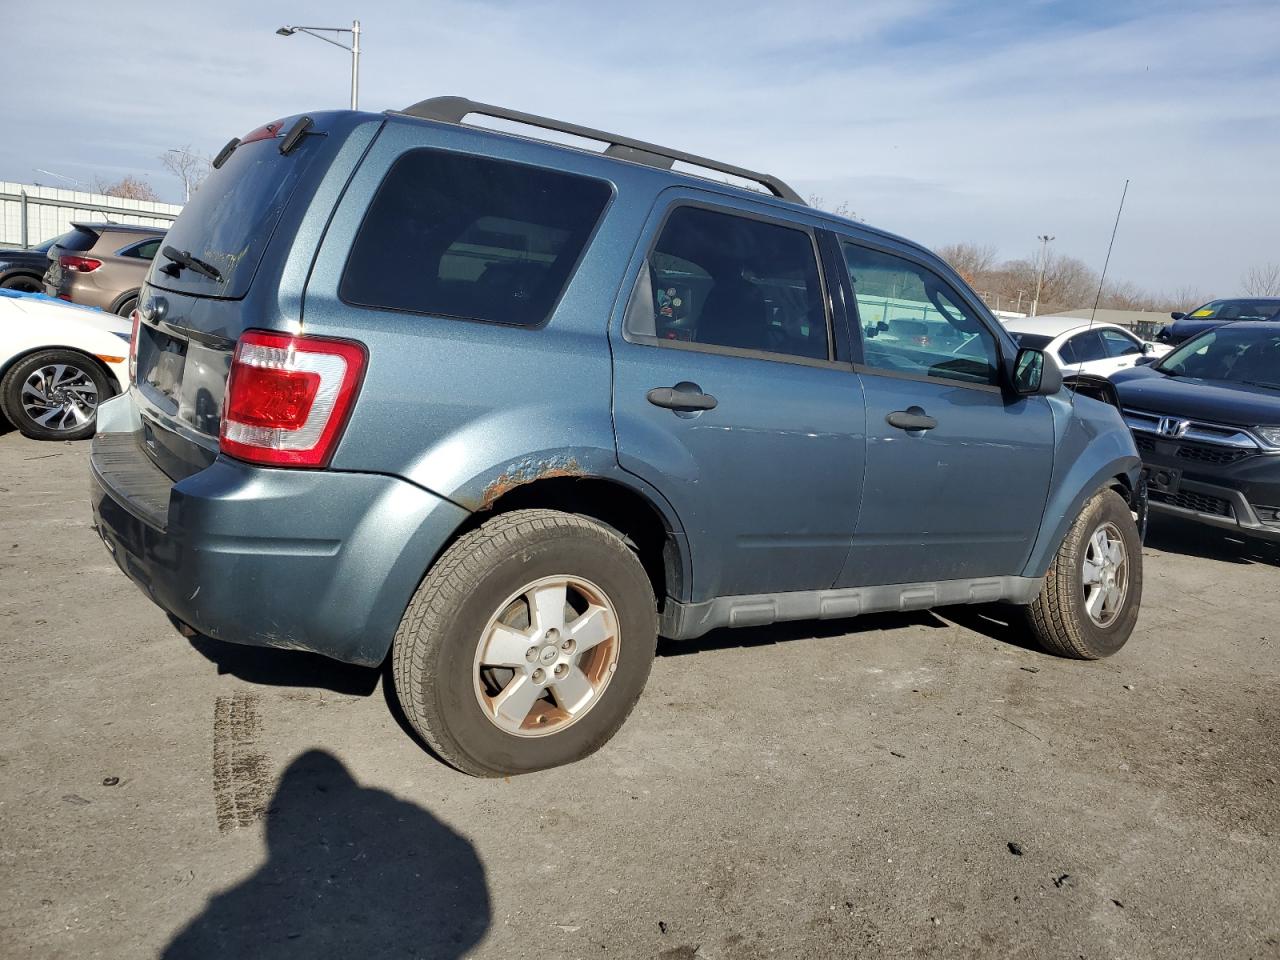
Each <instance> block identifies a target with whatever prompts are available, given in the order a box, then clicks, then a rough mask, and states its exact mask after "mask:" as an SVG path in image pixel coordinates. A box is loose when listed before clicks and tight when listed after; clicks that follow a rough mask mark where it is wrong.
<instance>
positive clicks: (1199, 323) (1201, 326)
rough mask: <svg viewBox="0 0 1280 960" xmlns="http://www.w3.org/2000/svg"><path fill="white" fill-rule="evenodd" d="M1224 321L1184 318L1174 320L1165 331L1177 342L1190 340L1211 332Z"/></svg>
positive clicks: (1224, 321)
mask: <svg viewBox="0 0 1280 960" xmlns="http://www.w3.org/2000/svg"><path fill="white" fill-rule="evenodd" d="M1226 322H1227V321H1226V320H1210V319H1206V320H1192V319H1190V318H1187V317H1184V318H1183V319H1181V320H1175V321H1173V323H1171V324H1169V326H1167V327H1166V328H1165V329H1166V330H1168V331H1169V333H1170V334H1172V335H1173V336H1174V338H1175V339H1177V340H1190V339H1191V338H1192V337H1194V336H1196V335H1197V334H1201V333H1204V332H1205V331H1206V330H1212V329H1213V328H1214V327H1220V326H1222V325H1223V324H1224V323H1226Z"/></svg>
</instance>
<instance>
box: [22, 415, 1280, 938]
mask: <svg viewBox="0 0 1280 960" xmlns="http://www.w3.org/2000/svg"><path fill="white" fill-rule="evenodd" d="M87 454H88V445H87V444H83V443H82V444H65V443H34V442H31V441H28V440H25V439H24V438H22V437H20V436H19V435H18V434H16V433H13V432H10V433H6V434H4V435H3V436H0V504H2V505H3V509H2V510H0V705H2V708H3V713H2V716H3V718H4V723H3V725H0V903H3V909H2V910H0V955H2V956H3V957H5V958H9V957H76V958H85V957H113V958H114V957H121V958H138V957H152V956H157V955H163V956H169V957H223V958H239V957H299V958H301V957H308V958H315V957H425V958H454V957H486V958H487V957H493V958H520V957H528V958H559V957H566V958H576V957H582V958H595V957H660V958H668V960H675V958H695V957H696V958H702V960H707V958H712V960H734V958H754V957H804V958H823V957H908V956H913V957H948V958H950V957H1000V958H1011V957H1065V958H1077V957H1085V958H1129V957H1159V958H1176V957H1187V958H1196V960H1203V958H1211V957H1233V958H1234V957H1240V958H1248V957H1255V958H1261V957H1280V787H1277V784H1276V781H1277V779H1280V703H1278V702H1277V689H1278V687H1277V682H1278V681H1280V642H1278V641H1280V551H1277V550H1276V549H1274V548H1270V547H1265V546H1250V545H1241V544H1238V543H1234V542H1232V541H1230V540H1228V539H1226V538H1224V537H1222V536H1220V535H1218V534H1216V533H1211V532H1201V531H1199V530H1197V529H1196V528H1191V527H1185V526H1181V525H1176V524H1168V523H1166V524H1159V523H1158V524H1157V526H1156V528H1155V529H1154V530H1153V534H1152V537H1151V538H1150V543H1149V548H1148V550H1147V551H1146V564H1147V566H1146V577H1147V579H1146V599H1145V603H1144V607H1143V614H1142V617H1141V620H1140V621H1139V625H1138V629H1137V632H1136V633H1135V635H1134V637H1133V639H1132V641H1131V642H1130V644H1129V646H1128V647H1126V649H1125V650H1123V651H1122V652H1121V653H1120V654H1119V655H1117V656H1116V657H1115V658H1113V659H1111V660H1108V661H1103V662H1100V663H1076V662H1067V661H1062V660H1057V659H1054V658H1052V657H1048V656H1045V655H1042V654H1040V653H1038V652H1036V651H1034V650H1030V649H1026V648H1025V647H1024V646H1022V645H1021V641H1020V639H1019V633H1018V631H1017V630H1015V629H1012V628H1010V627H1008V626H1005V625H1004V624H1003V623H1002V622H1001V621H1000V619H999V618H1000V617H1001V616H1004V615H1005V614H1004V613H1002V612H1001V611H1000V610H983V611H975V610H973V609H964V610H946V611H942V612H941V613H940V614H939V615H937V616H934V615H911V616H894V617H876V618H869V619H866V620H863V621H853V622H848V623H841V624H832V623H825V624H821V625H813V624H809V625H794V626H788V627H785V628H774V629H768V630H751V631H738V632H732V633H730V632H721V633H717V634H714V635H712V636H709V637H707V638H704V640H702V641H699V642H696V643H693V644H688V645H684V646H666V647H664V648H663V654H664V655H663V656H661V657H659V659H658V662H657V663H656V665H655V667H654V671H653V676H652V679H651V680H650V682H649V686H648V689H647V690H646V691H645V694H644V696H643V698H642V699H641V701H640V704H639V706H638V707H637V709H636V711H635V713H634V714H633V715H632V717H631V719H630V720H629V721H628V723H627V725H626V727H625V728H624V729H623V731H622V732H621V734H620V735H619V736H618V737H617V738H616V739H615V740H614V741H613V743H611V744H610V745H608V746H607V747H606V748H605V749H604V750H602V751H601V752H600V753H599V754H597V755H596V756H594V757H592V758H591V759H589V760H587V761H585V762H583V763H580V764H577V765H575V766H571V767H567V768H562V769H558V770H554V771H550V772H547V773H542V774H537V775H534V776H528V777H523V778H517V779H512V780H497V781H482V780H473V779H469V778H466V777H463V776H461V775H459V774H456V773H454V772H452V771H451V770H449V769H448V768H446V767H444V766H442V765H441V764H439V763H438V762H437V761H435V760H434V759H432V758H431V757H430V756H429V755H427V754H426V753H424V752H423V751H422V749H421V748H419V747H418V746H417V745H416V744H415V743H414V742H413V741H412V740H411V739H410V738H409V737H408V736H407V735H406V734H405V733H404V731H403V730H402V729H401V728H400V726H399V725H398V724H397V721H396V719H395V717H394V716H393V714H392V712H391V710H390V709H389V708H388V703H387V701H386V698H385V697H384V694H383V689H382V685H381V683H380V678H379V675H378V674H377V673H376V672H374V671H367V670H361V669H355V668H349V667H344V666H341V665H338V664H334V663H330V662H327V661H324V660H321V659H319V658H314V657H308V656H304V655H300V654H286V653H276V652H268V651H260V650H252V649H246V648H236V647H231V646H226V645H221V644H217V643H214V642H211V641H198V642H196V643H192V642H189V641H187V640H185V639H183V638H182V637H181V636H179V635H178V634H177V633H176V632H175V631H174V629H173V628H172V627H171V626H170V625H169V622H168V621H167V620H166V618H165V617H164V616H163V614H162V613H161V612H160V611H159V610H158V609H156V608H155V607H153V606H152V605H151V604H150V603H149V602H148V601H147V600H146V599H145V598H144V597H143V595H142V594H141V593H140V592H139V591H138V590H137V588H135V587H134V586H133V585H132V584H131V583H129V582H128V581H127V580H126V579H125V578H124V576H123V575H122V574H120V573H119V572H118V571H117V570H116V567H115V564H114V563H113V561H112V560H111V558H110V557H109V556H108V554H107V552H106V550H105V549H103V547H102V545H101V544H100V543H99V542H98V540H97V538H96V536H95V534H94V532H93V530H92V529H91V527H90V515H89V510H88V505H87V499H86V489H87V484H86V476H87V474H86V470H87V465H86V458H87ZM279 588H280V589H281V590H289V589H291V588H292V585H291V584H289V583H281V584H280V585H279ZM1015 850H1017V851H1020V853H1015V852H1014V851H1015Z"/></svg>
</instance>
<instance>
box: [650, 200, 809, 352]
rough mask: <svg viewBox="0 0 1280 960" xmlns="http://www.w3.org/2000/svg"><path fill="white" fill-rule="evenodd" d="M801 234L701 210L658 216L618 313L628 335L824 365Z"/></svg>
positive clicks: (685, 208)
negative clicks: (657, 227) (623, 312)
mask: <svg viewBox="0 0 1280 960" xmlns="http://www.w3.org/2000/svg"><path fill="white" fill-rule="evenodd" d="M823 299H824V298H823V295H822V281H821V279H820V277H819V274H818V261H817V257H816V255H815V252H814V245H813V238H812V237H811V236H810V235H809V233H808V232H807V231H805V230H801V229H797V228H795V227H788V226H783V225H781V224H777V223H770V222H767V221H764V220H758V219H755V218H750V217H743V216H739V215H736V214H731V213H725V212H720V211H716V210H707V209H705V208H702V207H692V206H682V207H677V208H676V209H675V210H674V211H673V212H672V213H671V215H670V216H669V217H668V218H667V222H666V224H665V225H664V226H663V228H662V233H661V235H660V236H659V237H658V242H657V243H656V244H655V245H654V249H653V252H652V253H650V255H649V260H648V263H647V264H646V269H644V270H642V271H641V275H640V280H639V282H638V284H637V285H636V289H635V291H634V292H633V294H632V298H631V301H630V304H629V306H628V309H627V324H626V329H627V334H628V336H631V337H633V338H637V339H644V340H652V341H656V342H658V343H664V342H671V341H675V342H681V341H683V342H686V343H697V344H703V345H706V346H711V347H728V348H732V349H738V350H749V351H752V352H759V353H772V354H781V355H784V356H794V357H806V358H808V359H811V360H826V359H828V357H829V356H830V346H829V337H828V333H827V315H826V309H825V307H824V306H823Z"/></svg>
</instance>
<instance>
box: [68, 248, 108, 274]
mask: <svg viewBox="0 0 1280 960" xmlns="http://www.w3.org/2000/svg"><path fill="white" fill-rule="evenodd" d="M58 264H59V266H61V267H62V269H63V270H70V271H72V272H74V273H93V271H95V270H97V269H98V268H99V267H100V266H102V261H101V260H95V259H93V257H77V256H75V255H73V254H70V253H64V254H63V255H62V256H60V257H58Z"/></svg>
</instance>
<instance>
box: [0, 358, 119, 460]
mask: <svg viewBox="0 0 1280 960" xmlns="http://www.w3.org/2000/svg"><path fill="white" fill-rule="evenodd" d="M57 365H64V366H65V367H67V368H68V370H71V369H74V370H77V371H79V372H80V373H82V374H83V375H84V376H85V377H86V378H87V379H88V380H90V381H92V383H93V386H94V389H95V390H96V391H97V399H96V402H95V403H94V404H93V409H92V413H91V415H89V418H88V422H86V423H83V424H79V425H76V424H74V421H73V419H71V418H66V419H65V420H64V418H63V417H61V416H55V418H54V421H51V423H53V424H54V425H52V426H50V425H47V424H41V423H39V422H37V420H36V418H35V417H33V416H32V415H30V414H29V413H28V412H27V411H26V410H25V409H24V408H23V399H22V388H23V384H25V383H26V381H27V378H28V377H30V376H31V375H32V374H33V373H35V372H36V371H37V370H40V369H41V368H43V367H50V366H57ZM114 393H115V389H114V388H113V386H112V383H111V378H110V377H109V376H108V375H107V371H106V370H104V369H103V367H102V365H101V364H100V363H98V361H97V360H94V359H93V358H92V357H89V356H86V355H85V354H83V353H78V352H76V351H74V350H41V351H39V352H38V353H33V354H31V355H30V356H27V357H23V358H22V359H21V360H19V361H18V362H17V363H15V364H14V365H13V366H12V367H10V368H9V372H8V373H6V374H5V375H4V379H3V380H0V409H2V410H3V411H4V415H5V416H6V417H7V418H8V419H9V422H10V423H12V424H13V425H14V426H15V427H17V428H18V429H19V430H21V431H22V433H23V434H24V435H25V436H28V437H30V438H31V439H33V440H84V439H86V438H87V437H91V436H93V431H94V429H95V428H96V426H97V421H98V416H97V412H98V411H97V406H98V404H100V403H101V402H102V401H103V400H106V399H107V398H108V397H110V396H112V395H113V394H114ZM57 422H66V423H67V424H68V426H67V428H66V429H62V428H60V427H59V426H57Z"/></svg>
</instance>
